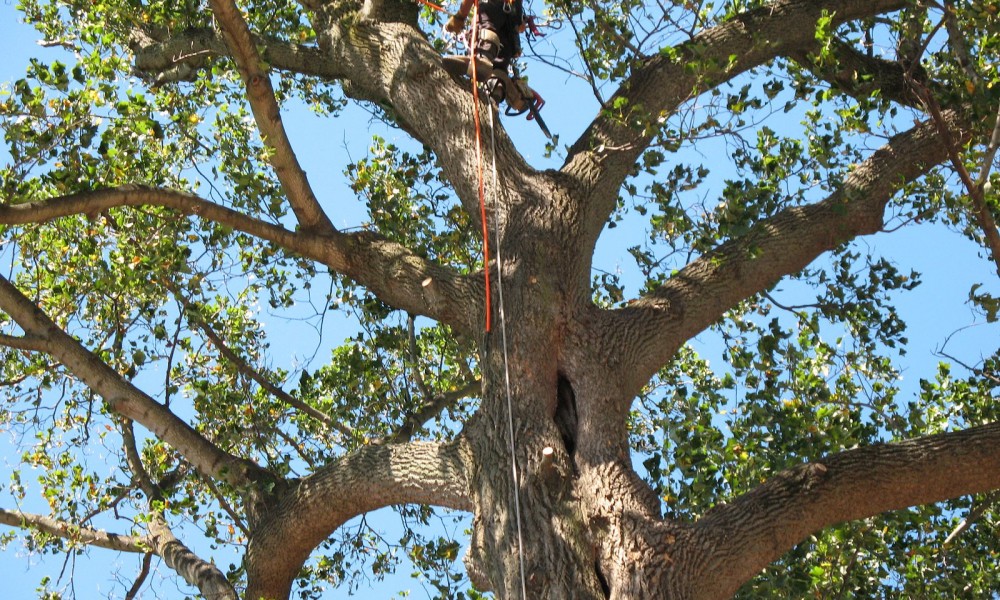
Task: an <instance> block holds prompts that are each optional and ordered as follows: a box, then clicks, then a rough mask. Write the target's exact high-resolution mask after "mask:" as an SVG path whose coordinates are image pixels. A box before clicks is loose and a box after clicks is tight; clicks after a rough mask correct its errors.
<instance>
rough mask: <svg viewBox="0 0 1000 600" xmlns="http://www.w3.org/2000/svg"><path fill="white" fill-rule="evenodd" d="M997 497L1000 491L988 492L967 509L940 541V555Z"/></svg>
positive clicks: (990, 506) (989, 507)
mask: <svg viewBox="0 0 1000 600" xmlns="http://www.w3.org/2000/svg"><path fill="white" fill-rule="evenodd" d="M998 499H1000V492H997V491H994V492H990V493H989V494H987V495H986V497H985V498H983V501H982V502H980V503H979V504H978V505H977V506H974V507H972V508H971V509H970V510H969V514H968V515H966V516H965V518H964V519H962V522H961V523H959V524H958V527H956V528H955V529H954V530H953V531H952V532H951V533H949V534H948V537H946V538H945V539H944V542H942V543H941V556H942V557H943V556H944V555H945V554H947V550H946V549H947V547H948V545H949V544H951V543H952V542H953V541H955V538H957V537H958V536H960V535H962V533H963V532H965V531H966V530H967V529H969V527H972V526H973V525H975V523H976V521H978V520H979V519H981V518H982V517H983V515H984V514H986V511H988V510H989V509H991V508H993V505H994V504H996V502H997V500H998Z"/></svg>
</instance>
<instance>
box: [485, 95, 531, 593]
mask: <svg viewBox="0 0 1000 600" xmlns="http://www.w3.org/2000/svg"><path fill="white" fill-rule="evenodd" d="M487 104H488V105H489V111H490V112H489V115H490V158H491V159H492V161H493V194H492V196H493V207H494V211H495V212H494V214H497V212H498V211H496V209H497V208H498V207H499V193H500V187H499V185H498V177H497V140H496V120H495V117H494V115H493V103H492V102H489V101H488V102H487ZM493 238H494V245H495V246H496V253H497V295H498V297H497V299H498V300H499V305H500V306H499V310H500V341H501V343H502V345H503V377H504V386H505V387H506V392H507V433H508V435H509V436H510V467H511V475H512V477H513V483H514V518H515V520H516V522H517V559H518V561H519V563H520V571H521V598H522V600H528V583H527V580H526V579H525V568H524V536H523V535H522V532H521V485H520V482H519V480H518V476H517V455H516V453H515V452H516V445H515V444H514V406H513V401H512V400H511V393H510V366H509V364H510V363H509V362H508V358H507V316H506V314H505V313H504V309H503V262H502V261H501V256H500V228H499V227H497V219H496V218H494V219H493Z"/></svg>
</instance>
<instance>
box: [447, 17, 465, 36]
mask: <svg viewBox="0 0 1000 600" xmlns="http://www.w3.org/2000/svg"><path fill="white" fill-rule="evenodd" d="M465 19H466V17H463V16H460V15H452V16H451V18H449V19H448V22H447V23H445V25H444V28H445V30H447V31H450V32H452V33H461V32H462V30H463V29H465Z"/></svg>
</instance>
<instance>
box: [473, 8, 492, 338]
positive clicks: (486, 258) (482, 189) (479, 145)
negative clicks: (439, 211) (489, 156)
mask: <svg viewBox="0 0 1000 600" xmlns="http://www.w3.org/2000/svg"><path fill="white" fill-rule="evenodd" d="M475 11H476V12H475V13H474V14H473V15H472V37H471V38H469V39H470V42H469V71H471V72H472V120H473V121H474V122H475V123H476V175H477V178H478V183H479V219H480V220H481V221H482V224H483V274H484V276H485V278H486V333H489V332H490V330H491V329H492V326H491V324H492V315H493V302H492V300H491V293H490V241H489V240H490V232H489V227H488V225H487V221H486V178H485V177H484V176H483V133H482V128H481V127H480V125H479V121H480V115H479V79H478V71H479V69H477V68H476V40H477V39H479V38H478V36H479V3H478V2H476V4H475Z"/></svg>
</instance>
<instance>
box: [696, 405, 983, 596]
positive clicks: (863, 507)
mask: <svg viewBox="0 0 1000 600" xmlns="http://www.w3.org/2000/svg"><path fill="white" fill-rule="evenodd" d="M997 488H1000V423H992V424H989V425H984V426H981V427H975V428H972V429H967V430H964V431H956V432H951V433H942V434H938V435H932V436H927V437H921V438H917V439H913V440H907V441H903V442H897V443H892V444H880V445H876V446H869V447H864V448H857V449H854V450H848V451H846V452H841V453H839V454H834V455H832V456H829V457H826V458H823V459H820V460H818V461H815V462H812V463H808V464H804V465H801V466H799V467H795V468H793V469H789V470H788V471H785V472H783V473H780V474H778V475H776V476H775V477H773V478H772V479H770V480H769V481H767V482H766V483H764V484H763V485H761V486H759V487H757V488H756V489H754V490H752V491H750V492H748V493H747V494H744V495H743V496H740V497H738V498H736V499H735V500H733V501H732V502H730V503H728V504H723V505H720V506H719V507H717V508H714V509H712V510H711V511H709V512H708V513H707V514H706V515H705V517H704V518H702V519H701V520H700V521H699V522H698V523H696V524H695V527H694V530H695V532H696V533H695V537H696V539H695V540H694V543H695V544H697V546H696V547H702V548H713V549H714V550H713V552H712V554H713V556H712V558H711V559H710V560H707V561H705V562H704V563H703V564H704V569H705V573H711V574H713V575H712V576H711V577H705V578H704V581H706V582H711V585H714V586H715V587H716V588H717V590H716V591H717V597H718V596H723V595H726V594H731V593H733V592H735V591H736V588H737V587H738V586H739V585H740V583H742V582H743V581H746V580H748V579H749V578H751V577H753V576H754V575H755V574H756V573H757V572H759V571H760V570H761V569H763V568H764V567H766V566H767V565H768V564H770V563H771V562H772V561H774V560H776V559H777V558H778V557H780V556H781V555H782V554H784V553H785V552H787V551H788V550H790V549H791V548H792V547H793V546H794V545H796V544H798V543H799V542H800V541H802V540H803V539H805V538H806V537H807V536H808V535H809V534H810V533H813V532H815V531H818V530H820V529H822V528H824V527H827V526H829V525H834V524H836V523H841V522H844V521H851V520H855V519H862V518H865V517H870V516H873V515H877V514H879V513H883V512H886V511H890V510H899V509H903V508H906V507H909V506H916V505H920V504H929V503H932V502H940V501H943V500H947V499H950V498H955V497H958V496H964V495H966V494H976V493H982V492H988V491H991V490H995V489H997ZM723 566H724V567H725V568H723ZM719 573H731V574H732V575H730V576H727V577H718V576H717V575H718V574H719ZM707 595H709V596H710V595H711V594H707Z"/></svg>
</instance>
